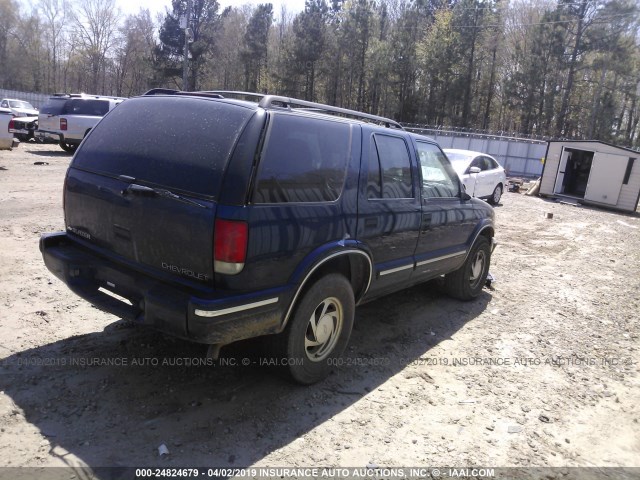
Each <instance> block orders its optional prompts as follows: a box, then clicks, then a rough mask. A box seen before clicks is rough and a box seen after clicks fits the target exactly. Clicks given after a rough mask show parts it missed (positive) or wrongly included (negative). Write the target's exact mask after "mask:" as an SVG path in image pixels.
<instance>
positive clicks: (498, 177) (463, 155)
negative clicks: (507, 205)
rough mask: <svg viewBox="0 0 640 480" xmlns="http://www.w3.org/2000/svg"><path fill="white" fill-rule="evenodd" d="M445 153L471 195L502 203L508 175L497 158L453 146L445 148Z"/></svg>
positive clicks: (495, 203)
mask: <svg viewBox="0 0 640 480" xmlns="http://www.w3.org/2000/svg"><path fill="white" fill-rule="evenodd" d="M444 153H445V154H446V155H447V158H448V159H449V161H450V162H451V165H452V166H453V169H454V170H455V171H456V173H457V174H458V175H459V176H460V179H461V180H462V183H464V186H465V188H466V190H467V193H468V194H469V195H471V196H472V197H478V198H484V199H486V200H488V201H489V203H491V204H492V205H497V204H498V203H500V198H501V197H502V192H504V188H505V186H506V185H507V175H506V173H505V171H504V168H502V166H500V164H499V163H498V162H497V161H496V159H495V158H493V157H492V156H490V155H487V154H484V153H482V152H473V151H471V150H457V149H452V148H445V149H444Z"/></svg>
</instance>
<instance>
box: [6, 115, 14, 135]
mask: <svg viewBox="0 0 640 480" xmlns="http://www.w3.org/2000/svg"><path fill="white" fill-rule="evenodd" d="M14 128H16V122H15V120H14V119H13V118H12V119H11V120H9V127H8V128H7V131H8V132H11V130H12V129H14Z"/></svg>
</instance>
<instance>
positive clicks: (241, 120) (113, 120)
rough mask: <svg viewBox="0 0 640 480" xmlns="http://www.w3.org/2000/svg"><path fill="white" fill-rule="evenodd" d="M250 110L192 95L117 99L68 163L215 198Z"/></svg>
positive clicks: (89, 169) (173, 189)
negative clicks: (124, 100) (116, 104)
mask: <svg viewBox="0 0 640 480" xmlns="http://www.w3.org/2000/svg"><path fill="white" fill-rule="evenodd" d="M253 113H254V109H252V108H246V107H241V106H238V105H231V104H227V103H224V102H217V101H211V100H203V99H195V98H184V97H181V98H176V97H140V98H132V99H129V100H127V101H126V102H122V104H120V105H119V106H118V108H115V109H113V110H112V111H111V112H110V113H109V115H107V116H105V117H104V119H103V120H102V121H100V123H98V125H96V126H95V127H94V128H93V130H92V131H91V133H90V134H89V135H88V136H87V137H86V138H85V140H84V142H83V143H82V146H81V148H79V149H78V151H77V152H76V155H75V157H74V160H73V167H75V168H81V169H83V170H87V171H91V172H95V173H101V174H105V175H109V176H114V177H117V176H119V175H126V176H129V177H133V178H135V179H136V181H137V182H142V183H146V184H151V185H157V186H160V187H165V188H168V189H170V190H172V191H184V192H191V193H196V194H202V195H206V196H209V197H212V198H214V199H215V198H217V196H218V193H219V190H220V186H221V182H222V176H223V173H224V171H225V169H226V165H227V162H228V160H229V157H230V155H231V152H232V150H233V147H234V145H235V143H236V141H237V139H238V137H239V135H240V134H241V132H242V130H243V128H244V125H245V124H246V122H247V121H248V120H249V119H250V118H251V116H252V115H253Z"/></svg>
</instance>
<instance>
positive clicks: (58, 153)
mask: <svg viewBox="0 0 640 480" xmlns="http://www.w3.org/2000/svg"><path fill="white" fill-rule="evenodd" d="M54 147H57V148H58V150H27V153H32V154H34V155H38V156H40V157H71V156H72V155H73V153H68V152H65V151H64V150H60V147H58V146H57V145H52V146H51V148H52V149H53V148H54Z"/></svg>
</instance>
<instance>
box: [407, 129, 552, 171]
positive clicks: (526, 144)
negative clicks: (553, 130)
mask: <svg viewBox="0 0 640 480" xmlns="http://www.w3.org/2000/svg"><path fill="white" fill-rule="evenodd" d="M405 128H406V129H407V130H409V131H411V132H415V133H420V134H422V135H426V136H428V137H431V138H433V139H434V140H436V141H437V142H438V143H439V144H440V146H441V147H442V148H459V149H462V150H475V151H478V152H483V153H487V154H489V155H491V156H492V157H494V158H495V159H496V160H498V162H499V163H500V164H501V165H502V166H503V167H504V168H505V170H506V171H507V175H509V176H520V177H531V178H536V177H539V176H540V175H542V166H543V164H542V160H543V158H544V156H545V155H546V151H547V142H546V141H544V140H533V139H528V138H518V137H510V136H503V135H488V134H482V133H471V132H457V131H453V130H441V129H436V128H428V127H417V126H408V125H405Z"/></svg>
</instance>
